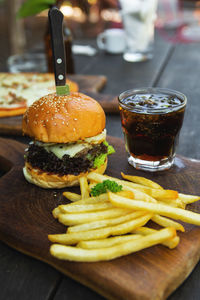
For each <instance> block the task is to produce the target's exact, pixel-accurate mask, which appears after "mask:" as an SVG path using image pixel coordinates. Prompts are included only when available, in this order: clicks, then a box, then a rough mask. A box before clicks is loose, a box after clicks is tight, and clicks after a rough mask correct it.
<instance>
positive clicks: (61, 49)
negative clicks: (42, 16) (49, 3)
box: [48, 7, 70, 95]
mask: <svg viewBox="0 0 200 300" xmlns="http://www.w3.org/2000/svg"><path fill="white" fill-rule="evenodd" d="M48 17H49V26H50V35H51V45H52V53H53V65H54V74H55V84H56V93H57V95H69V93H70V91H69V85H68V84H66V62H65V46H64V41H63V14H62V12H61V11H60V10H59V9H58V8H57V7H52V8H50V9H49V13H48Z"/></svg>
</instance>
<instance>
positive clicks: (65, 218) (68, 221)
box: [58, 207, 132, 225]
mask: <svg viewBox="0 0 200 300" xmlns="http://www.w3.org/2000/svg"><path fill="white" fill-rule="evenodd" d="M130 212H132V211H131V210H128V209H124V208H117V207H114V208H109V209H107V210H104V211H99V212H87V213H85V214H82V213H80V214H59V215H58V220H59V222H60V223H62V224H64V225H77V224H83V223H87V222H91V221H96V220H104V219H111V218H115V217H119V216H123V215H126V214H128V213H130Z"/></svg>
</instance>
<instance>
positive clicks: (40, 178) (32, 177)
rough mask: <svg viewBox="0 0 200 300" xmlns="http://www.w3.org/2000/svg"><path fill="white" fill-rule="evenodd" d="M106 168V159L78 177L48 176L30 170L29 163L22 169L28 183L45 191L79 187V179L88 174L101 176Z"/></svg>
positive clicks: (48, 174)
mask: <svg viewBox="0 0 200 300" xmlns="http://www.w3.org/2000/svg"><path fill="white" fill-rule="evenodd" d="M106 167H107V159H106V161H105V163H104V164H103V165H101V167H99V168H98V169H91V171H90V172H86V173H80V174H79V175H63V176H59V175H56V174H50V173H45V172H42V171H40V170H38V169H34V168H32V166H31V165H30V164H29V163H26V164H25V167H24V168H23V173H24V177H25V178H26V180H27V181H28V182H30V183H33V184H35V185H37V186H40V187H42V188H46V189H61V188H64V187H68V186H75V185H79V178H80V177H83V176H87V175H88V174H89V173H92V172H95V173H99V174H103V173H104V172H105V170H106Z"/></svg>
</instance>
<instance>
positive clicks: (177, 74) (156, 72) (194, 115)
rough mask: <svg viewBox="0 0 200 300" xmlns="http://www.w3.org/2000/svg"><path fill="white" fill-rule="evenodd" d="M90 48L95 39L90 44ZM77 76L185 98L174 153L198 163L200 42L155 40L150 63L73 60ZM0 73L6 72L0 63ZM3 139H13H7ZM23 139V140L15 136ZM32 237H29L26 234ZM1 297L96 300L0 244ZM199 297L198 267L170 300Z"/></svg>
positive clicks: (115, 119) (113, 121) (116, 58)
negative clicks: (101, 78) (159, 89)
mask: <svg viewBox="0 0 200 300" xmlns="http://www.w3.org/2000/svg"><path fill="white" fill-rule="evenodd" d="M91 44H92V45H95V43H94V41H92V42H91ZM75 64H76V70H77V73H80V74H95V75H99V74H102V75H106V76H107V79H108V82H107V85H106V87H105V88H104V90H103V91H102V93H104V94H113V95H118V94H119V93H120V92H122V91H124V90H126V89H131V88H136V87H146V86H158V87H165V88H173V89H176V90H179V91H181V92H183V93H184V94H186V95H187V97H188V105H187V111H186V115H185V121H184V125H183V128H182V132H181V136H180V143H179V147H178V151H177V152H178V153H179V154H182V155H184V156H186V157H191V158H194V159H200V151H199V149H200V138H199V115H200V84H199V74H200V44H199V43H193V44H178V45H172V44H170V43H168V42H166V41H164V40H163V39H162V38H161V37H160V36H159V35H157V36H156V43H155V55H154V59H153V60H151V61H147V62H141V63H128V62H125V61H124V60H123V58H122V56H120V55H108V54H105V53H103V52H99V53H98V54H97V55H96V56H94V57H86V56H75ZM0 71H6V65H5V61H2V60H1V61H0ZM106 127H107V131H108V134H109V135H113V136H116V137H122V131H121V125H120V118H119V115H111V114H108V115H107V126H106ZM7 137H8V138H16V137H11V136H7ZM16 139H18V140H21V141H25V139H24V138H20V137H18V138H16ZM30 234H31V233H30ZM0 266H1V267H0V299H5V300H7V299H8V300H15V299H17V300H19V299H20V300H26V299H29V300H32V299H33V300H35V299H37V300H40V299H41V300H58V299H59V300H62V299H63V300H64V299H65V300H66V299H70V300H71V299H75V300H80V299H84V300H86V299H87V300H90V299H91V300H100V299H103V298H102V297H101V296H99V295H98V294H96V293H95V292H93V291H92V290H90V289H88V288H87V287H84V286H83V285H81V284H79V283H77V282H75V281H74V280H72V279H70V278H68V277H66V276H63V275H62V274H61V273H59V272H58V271H56V270H55V269H53V268H52V267H50V266H48V265H46V264H45V263H42V262H40V261H37V260H35V259H33V258H31V257H28V256H25V255H23V254H21V253H19V252H17V251H15V250H13V249H11V248H9V247H8V246H6V245H4V244H2V243H0ZM177 299H181V300H191V299H192V300H199V299H200V263H199V264H198V265H197V266H196V268H195V270H194V271H193V272H192V274H191V275H190V276H189V278H188V279H187V280H186V281H185V282H184V283H183V284H182V286H180V287H179V288H178V289H177V290H176V291H175V292H174V293H173V294H172V295H171V296H170V297H169V300H177Z"/></svg>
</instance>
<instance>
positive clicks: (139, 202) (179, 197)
mask: <svg viewBox="0 0 200 300" xmlns="http://www.w3.org/2000/svg"><path fill="white" fill-rule="evenodd" d="M121 175H122V177H123V179H125V180H121V179H118V178H114V177H110V176H107V175H101V174H97V173H94V172H93V173H90V174H89V175H88V176H87V177H83V178H80V180H79V182H80V190H81V195H79V194H76V193H71V192H64V193H63V196H65V197H66V198H67V199H68V200H70V201H72V202H71V203H68V204H62V205H59V206H58V207H56V208H55V209H54V210H53V211H52V214H53V216H54V218H56V219H58V221H59V222H60V223H62V224H64V225H66V226H69V227H68V228H67V232H66V233H62V234H49V235H48V238H49V240H50V241H51V242H52V243H55V244H53V245H51V247H50V253H51V254H52V255H53V256H55V257H57V258H59V259H66V260H72V261H82V262H96V261H102V260H111V259H115V258H117V257H120V256H123V255H127V254H130V253H134V252H136V251H139V250H142V249H145V248H148V247H151V246H153V245H157V244H162V245H163V246H166V247H168V248H170V249H173V248H175V247H177V245H178V244H179V242H180V238H179V236H177V234H176V231H181V232H184V231H185V229H184V227H183V225H182V224H180V223H179V222H177V220H181V221H183V222H187V223H190V224H194V225H200V214H198V213H195V212H192V211H188V210H185V206H186V205H187V204H190V203H193V202H196V201H198V200H200V197H199V196H195V195H186V194H182V193H178V192H177V191H174V190H166V189H164V188H163V187H162V186H160V185H159V184H158V183H156V182H154V181H152V180H149V179H147V178H144V177H139V176H132V175H126V174H124V173H121ZM104 180H108V181H109V180H111V181H115V182H116V183H117V184H119V185H121V186H122V190H121V191H120V189H121V187H120V188H119V189H118V186H117V188H116V187H115V190H114V192H112V191H109V190H107V192H105V191H106V189H107V187H108V189H109V188H110V186H111V183H108V186H107V182H106V189H105V188H104V190H102V189H101V187H100V190H101V193H102V194H100V195H99V194H98V193H96V191H97V189H96V190H95V194H93V195H95V196H90V192H91V189H92V188H93V189H94V188H95V186H96V183H102V182H103V181H104ZM116 183H112V185H113V186H116ZM109 184H110V185H109ZM103 185H104V183H103V184H102V186H103ZM98 188H99V186H98ZM96 195H98V196H96ZM172 219H174V220H172ZM149 220H151V221H152V222H154V223H156V224H157V225H159V226H161V227H164V228H162V229H160V230H157V229H153V228H150V227H149V226H148V227H147V223H148V221H149ZM148 224H149V223H148ZM151 224H152V223H151ZM151 224H150V225H151Z"/></svg>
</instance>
